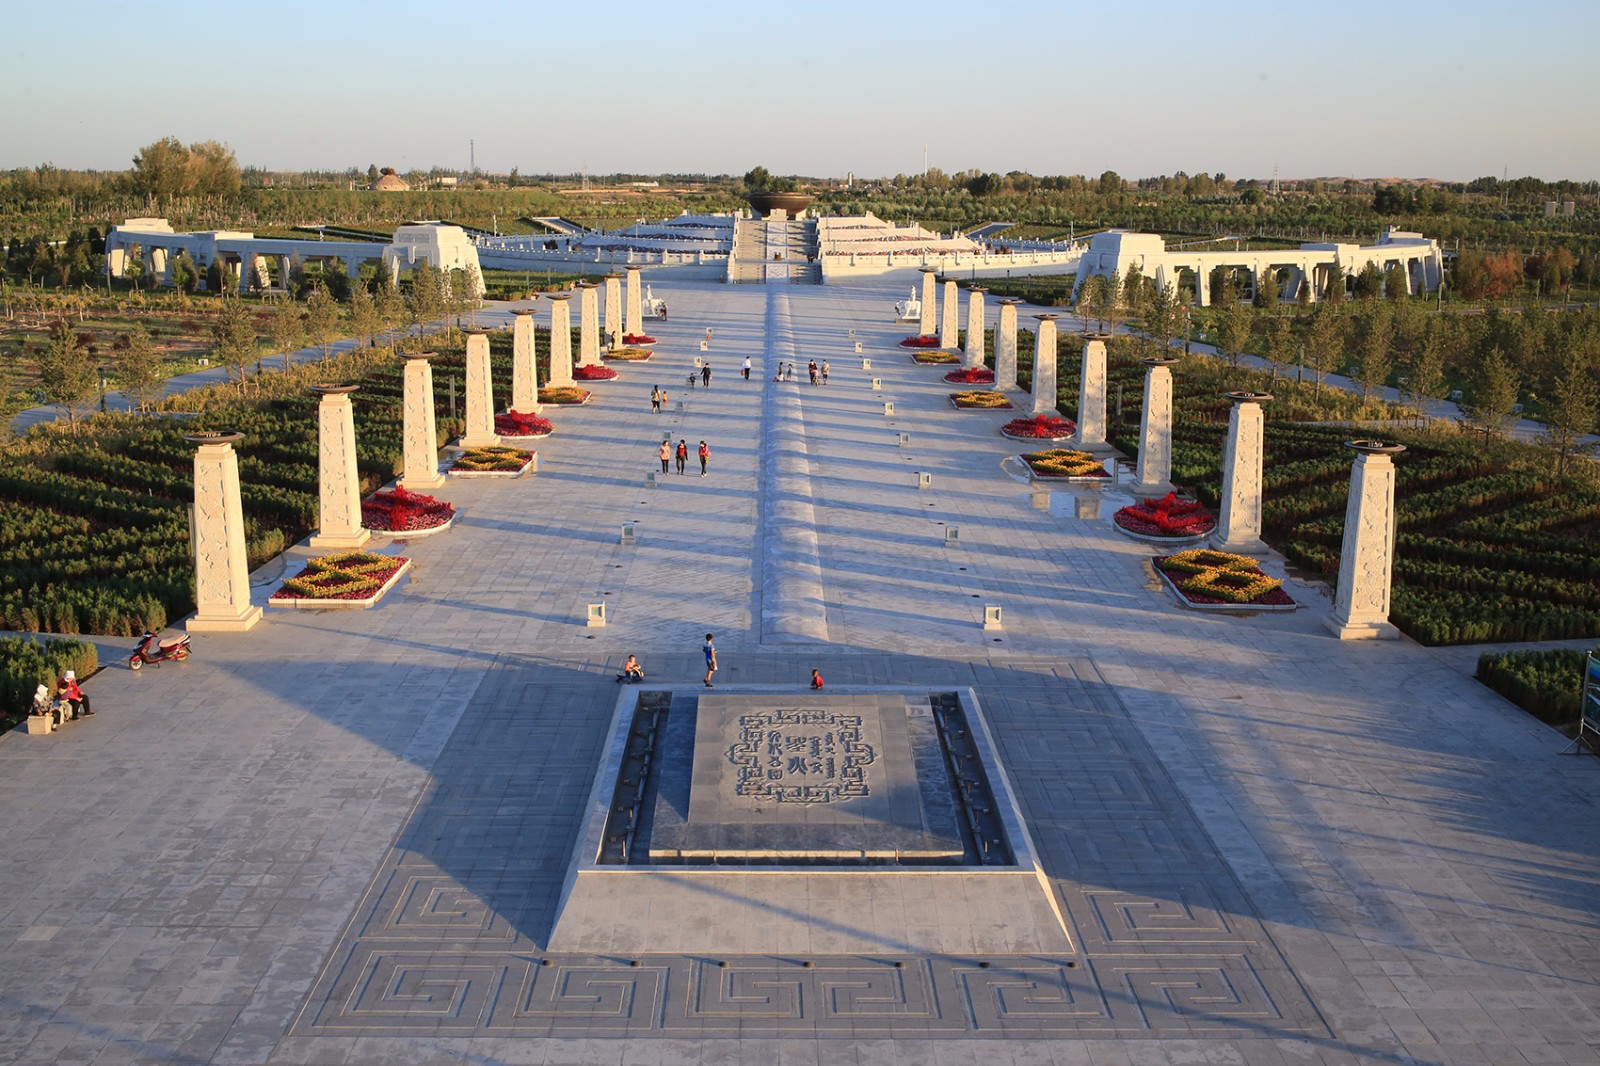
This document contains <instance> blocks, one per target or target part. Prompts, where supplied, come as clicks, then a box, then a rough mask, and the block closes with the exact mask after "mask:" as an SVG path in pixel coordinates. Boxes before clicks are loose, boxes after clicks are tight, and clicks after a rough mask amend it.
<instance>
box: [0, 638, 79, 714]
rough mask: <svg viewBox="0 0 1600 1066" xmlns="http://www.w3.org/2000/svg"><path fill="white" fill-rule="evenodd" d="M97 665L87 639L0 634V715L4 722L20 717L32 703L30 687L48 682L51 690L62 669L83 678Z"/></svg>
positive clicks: (33, 687)
mask: <svg viewBox="0 0 1600 1066" xmlns="http://www.w3.org/2000/svg"><path fill="white" fill-rule="evenodd" d="M99 666H100V658H99V655H98V654H97V653H96V651H95V646H94V645H93V644H90V643H88V642H87V641H82V640H48V641H43V642H41V641H39V640H36V639H34V638H32V637H0V719H4V721H5V722H6V724H7V726H10V725H13V724H15V723H16V722H18V721H21V720H22V718H23V717H25V716H26V715H27V713H28V707H29V706H30V705H31V704H32V703H33V690H34V689H36V688H38V687H39V686H40V685H49V686H50V691H51V693H52V694H53V693H54V692H55V690H56V682H57V681H58V680H60V678H61V674H62V672H63V671H66V670H74V671H76V672H77V674H78V677H79V678H85V677H88V676H89V675H90V674H92V673H94V672H95V670H97V669H99Z"/></svg>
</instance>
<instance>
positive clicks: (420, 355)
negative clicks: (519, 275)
mask: <svg viewBox="0 0 1600 1066" xmlns="http://www.w3.org/2000/svg"><path fill="white" fill-rule="evenodd" d="M521 313H522V312H520V311H519V312H518V314H521ZM532 313H533V312H532V311H529V312H528V314H532ZM400 354H401V355H403V356H405V357H406V358H407V359H432V358H433V357H434V356H436V355H438V354H439V353H438V352H401V353H400Z"/></svg>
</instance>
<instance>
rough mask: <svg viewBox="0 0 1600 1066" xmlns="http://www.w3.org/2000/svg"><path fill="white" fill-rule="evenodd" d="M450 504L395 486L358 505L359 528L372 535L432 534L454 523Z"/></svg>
mask: <svg viewBox="0 0 1600 1066" xmlns="http://www.w3.org/2000/svg"><path fill="white" fill-rule="evenodd" d="M455 516H456V509H455V505H454V504H450V503H446V502H445V501H444V500H437V499H434V498H433V497H432V496H426V495H423V494H422V493H420V492H408V491H406V487H405V486H404V485H396V486H395V487H394V488H393V489H392V490H390V491H388V492H378V493H374V494H373V495H372V496H369V497H368V498H367V499H365V500H363V501H361V524H362V526H364V527H365V528H367V529H370V530H372V531H373V532H375V533H424V532H427V533H433V532H437V531H439V530H443V529H448V528H449V526H450V523H451V522H452V521H454V520H455Z"/></svg>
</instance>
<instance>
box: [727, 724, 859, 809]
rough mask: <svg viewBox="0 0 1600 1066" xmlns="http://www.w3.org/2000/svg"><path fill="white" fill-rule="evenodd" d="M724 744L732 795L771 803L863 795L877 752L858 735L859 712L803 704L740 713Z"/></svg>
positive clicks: (825, 801) (829, 800) (833, 799)
mask: <svg viewBox="0 0 1600 1066" xmlns="http://www.w3.org/2000/svg"><path fill="white" fill-rule="evenodd" d="M739 725H740V730H739V742H738V743H737V744H735V745H733V747H731V748H729V749H728V761H729V762H730V763H732V764H733V765H734V766H735V767H737V768H738V777H737V779H736V780H735V782H734V794H735V795H738V796H746V797H750V798H755V799H769V800H772V801H773V802H775V803H832V802H833V801H835V800H844V799H855V798H859V797H863V796H866V795H867V794H868V788H867V772H866V768H867V767H868V766H869V765H871V763H872V762H873V760H875V759H876V758H877V757H878V756H877V753H876V752H874V751H873V750H872V746H871V745H870V744H865V743H863V742H862V740H861V716H860V715H858V714H837V713H835V712H833V711H820V710H807V709H804V708H794V709H781V710H773V711H763V712H762V713H760V714H746V715H741V716H740V718H739Z"/></svg>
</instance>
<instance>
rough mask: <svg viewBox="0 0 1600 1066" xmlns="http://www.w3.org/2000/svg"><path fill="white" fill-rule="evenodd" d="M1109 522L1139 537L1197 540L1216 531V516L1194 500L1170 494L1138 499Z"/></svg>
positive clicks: (1113, 516)
mask: <svg viewBox="0 0 1600 1066" xmlns="http://www.w3.org/2000/svg"><path fill="white" fill-rule="evenodd" d="M1111 520H1112V521H1113V522H1115V523H1116V524H1117V525H1119V526H1121V527H1122V528H1123V529H1126V530H1127V531H1128V532H1129V533H1137V534H1139V535H1140V536H1142V537H1199V536H1204V535H1205V534H1207V533H1210V532H1211V531H1212V530H1213V529H1216V528H1217V516H1216V515H1214V514H1212V513H1211V512H1210V511H1207V510H1206V509H1205V508H1204V507H1202V506H1200V504H1199V503H1197V502H1196V501H1194V500H1180V499H1178V494H1177V493H1175V492H1169V493H1167V494H1166V495H1165V496H1163V497H1161V498H1160V499H1159V500H1140V501H1139V502H1138V503H1135V504H1132V505H1130V506H1128V507H1124V508H1123V509H1122V510H1120V511H1118V512H1117V513H1116V514H1114V515H1112V516H1111Z"/></svg>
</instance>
